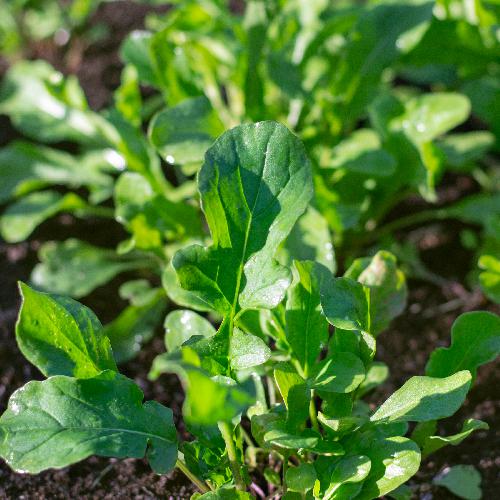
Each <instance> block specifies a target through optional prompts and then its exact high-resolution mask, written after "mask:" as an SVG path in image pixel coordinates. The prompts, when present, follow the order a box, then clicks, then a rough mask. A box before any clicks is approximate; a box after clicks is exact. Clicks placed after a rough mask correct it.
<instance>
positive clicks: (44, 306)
mask: <svg viewBox="0 0 500 500" xmlns="http://www.w3.org/2000/svg"><path fill="white" fill-rule="evenodd" d="M20 291H21V295H22V297H23V303H22V306H21V311H20V313H19V319H18V321H17V324H16V338H17V343H18V345H19V348H20V349H21V352H22V353H23V354H24V356H25V357H26V358H27V359H28V360H29V361H30V362H31V363H33V364H34V365H35V366H36V367H37V368H38V369H39V370H40V371H41V372H42V373H43V374H44V375H46V376H50V375H71V376H74V377H78V378H90V377H94V376H96V375H98V374H99V373H100V372H101V371H102V370H108V369H109V370H116V365H115V362H114V360H113V354H112V352H111V346H110V342H109V339H108V338H107V337H106V335H105V334H104V333H103V331H102V325H101V323H100V322H99V320H98V319H97V317H96V316H95V315H94V313H93V312H92V311H91V310H90V309H88V308H87V307H85V306H84V305H82V304H79V303H78V302H76V301H74V300H72V299H70V298H67V297H60V296H57V295H49V294H46V293H41V292H37V291H36V290H33V289H32V288H30V287H28V286H27V285H25V284H24V283H21V284H20Z"/></svg>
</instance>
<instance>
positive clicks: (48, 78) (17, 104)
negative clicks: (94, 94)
mask: <svg viewBox="0 0 500 500" xmlns="http://www.w3.org/2000/svg"><path fill="white" fill-rule="evenodd" d="M77 85H78V83H77V82H76V80H75V77H68V78H67V79H66V80H65V79H64V77H63V75H62V74H61V73H59V72H58V71H56V70H54V68H53V67H52V66H50V64H48V63H47V62H45V61H41V60H38V61H20V62H18V63H16V64H14V65H13V66H12V67H11V68H10V70H9V71H8V73H7V75H6V76H5V78H4V81H3V84H2V87H1V91H0V112H1V113H4V114H7V115H9V116H10V118H11V120H12V122H13V123H14V125H15V126H16V127H17V128H19V129H20V130H21V131H22V132H23V133H24V134H25V135H27V136H29V137H32V138H33V139H37V140H40V141H43V142H58V141H62V140H72V141H77V142H83V143H86V144H93V145H109V144H112V141H113V140H114V139H115V138H116V131H115V130H114V128H113V126H112V125H111V124H110V123H109V122H107V121H106V120H105V119H104V118H103V117H101V116H100V115H98V114H97V113H94V112H92V111H90V110H89V109H88V108H87V105H86V103H85V102H84V101H83V102H82V99H81V96H78V99H74V98H72V95H71V92H70V89H71V87H74V86H77ZM78 92H79V93H81V90H80V89H79V91H78Z"/></svg>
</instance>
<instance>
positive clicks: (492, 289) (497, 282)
mask: <svg viewBox="0 0 500 500" xmlns="http://www.w3.org/2000/svg"><path fill="white" fill-rule="evenodd" d="M479 267H480V268H481V269H483V271H482V272H481V274H480V275H479V283H480V284H481V288H482V289H483V292H484V293H485V295H486V296H487V297H488V298H489V299H491V300H492V301H493V302H496V303H498V304H500V259H497V258H495V257H494V256H493V255H481V257H480V258H479Z"/></svg>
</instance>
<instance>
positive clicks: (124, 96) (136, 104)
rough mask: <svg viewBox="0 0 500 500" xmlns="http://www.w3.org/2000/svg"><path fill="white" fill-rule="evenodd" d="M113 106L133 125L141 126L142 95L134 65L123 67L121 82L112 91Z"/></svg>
mask: <svg viewBox="0 0 500 500" xmlns="http://www.w3.org/2000/svg"><path fill="white" fill-rule="evenodd" d="M114 98H115V107H116V109H117V110H118V111H119V112H120V113H121V114H122V115H123V117H124V118H125V119H126V120H128V121H129V122H130V123H131V124H132V125H134V126H135V127H140V126H141V122H142V119H141V107H142V96H141V90H140V88H139V75H138V72H137V68H136V67H135V66H132V65H129V66H125V67H124V68H123V71H122V74H121V84H120V86H119V87H118V88H117V89H116V91H115V93H114Z"/></svg>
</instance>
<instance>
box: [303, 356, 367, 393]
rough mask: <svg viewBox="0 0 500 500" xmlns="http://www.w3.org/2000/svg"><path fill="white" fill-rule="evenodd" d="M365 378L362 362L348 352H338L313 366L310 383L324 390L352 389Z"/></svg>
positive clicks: (345, 390) (344, 390)
mask: <svg viewBox="0 0 500 500" xmlns="http://www.w3.org/2000/svg"><path fill="white" fill-rule="evenodd" d="M364 378H365V366H364V364H363V362H362V361H361V360H360V359H359V358H358V357H357V356H355V355H354V354H351V353H350V352H338V353H336V354H334V355H333V356H332V357H330V358H328V359H326V360H325V361H322V362H321V363H319V364H318V365H317V366H315V367H314V372H313V378H312V380H311V385H312V387H314V388H315V389H318V390H321V391H324V392H339V393H346V392H352V391H354V390H355V389H356V388H357V387H358V386H359V384H361V382H362V381H363V379H364Z"/></svg>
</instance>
